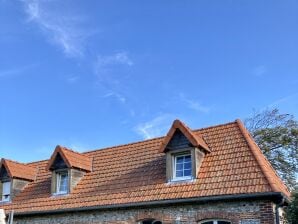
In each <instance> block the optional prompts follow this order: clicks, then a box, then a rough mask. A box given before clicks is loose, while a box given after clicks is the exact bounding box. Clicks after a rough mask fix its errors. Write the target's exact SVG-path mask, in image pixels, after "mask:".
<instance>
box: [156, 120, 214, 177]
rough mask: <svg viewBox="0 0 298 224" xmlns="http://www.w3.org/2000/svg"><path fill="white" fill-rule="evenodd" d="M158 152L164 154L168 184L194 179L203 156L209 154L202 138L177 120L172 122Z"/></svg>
mask: <svg viewBox="0 0 298 224" xmlns="http://www.w3.org/2000/svg"><path fill="white" fill-rule="evenodd" d="M159 151H160V152H161V153H165V154H166V174H167V175H166V176H167V181H168V182H175V181H187V180H193V179H196V178H197V177H198V172H199V169H200V166H201V164H202V161H203V159H204V157H205V155H206V154H207V153H210V149H209V147H208V145H207V143H206V142H205V141H204V139H203V137H202V136H201V135H200V134H199V133H194V132H193V131H192V130H190V129H189V128H188V127H187V126H186V125H185V124H184V123H182V122H181V121H179V120H175V121H174V122H173V124H172V127H171V128H170V130H169V132H168V133H167V135H166V137H165V138H164V140H163V142H162V145H161V147H160V149H159Z"/></svg>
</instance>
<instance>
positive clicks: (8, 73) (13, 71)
mask: <svg viewBox="0 0 298 224" xmlns="http://www.w3.org/2000/svg"><path fill="white" fill-rule="evenodd" d="M33 67H35V64H31V65H26V66H22V67H19V68H12V69H7V70H2V71H0V78H5V77H13V76H16V75H20V74H22V73H24V72H26V71H27V70H29V69H31V68H33Z"/></svg>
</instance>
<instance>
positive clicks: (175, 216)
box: [14, 201, 274, 224]
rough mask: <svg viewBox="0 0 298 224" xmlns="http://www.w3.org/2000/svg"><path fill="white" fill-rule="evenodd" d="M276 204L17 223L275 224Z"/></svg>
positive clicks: (139, 210) (45, 218) (199, 206)
mask: <svg viewBox="0 0 298 224" xmlns="http://www.w3.org/2000/svg"><path fill="white" fill-rule="evenodd" d="M273 207H274V206H273V204H272V203H271V202H269V201H257V202H249V201H243V202H226V203H205V204H191V205H179V206H178V205H176V206H173V205H172V206H164V207H151V208H131V209H119V210H115V209H114V210H105V211H103V210H98V211H90V212H73V213H64V214H53V215H40V216H32V217H15V218H14V221H15V224H29V223H30V224H49V223H55V224H70V223H72V224H95V223H98V224H107V223H109V224H135V223H138V221H140V220H143V219H148V218H154V219H158V220H160V221H162V222H163V224H174V223H180V224H194V223H198V222H199V221H201V220H204V219H211V218H218V219H226V220H229V221H231V222H232V224H274V212H273V211H274V210H273Z"/></svg>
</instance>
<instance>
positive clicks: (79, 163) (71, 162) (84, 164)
mask: <svg viewBox="0 0 298 224" xmlns="http://www.w3.org/2000/svg"><path fill="white" fill-rule="evenodd" d="M58 155H60V156H61V157H62V159H63V161H64V162H65V164H66V166H67V167H68V168H77V169H80V170H85V171H91V170H92V160H91V158H89V157H88V156H86V155H83V154H81V153H79V152H75V151H73V150H71V149H68V148H66V147H63V146H60V145H57V146H56V148H55V151H54V153H53V154H52V156H51V158H50V160H49V163H48V166H47V170H52V169H53V168H52V165H53V164H54V162H55V160H56V157H57V156H58Z"/></svg>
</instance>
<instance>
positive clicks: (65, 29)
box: [23, 0, 92, 57]
mask: <svg viewBox="0 0 298 224" xmlns="http://www.w3.org/2000/svg"><path fill="white" fill-rule="evenodd" d="M54 2H57V1H49V0H23V3H24V6H25V12H26V14H27V15H28V21H29V22H34V23H36V24H37V25H38V26H39V28H40V29H41V30H42V31H43V32H44V33H45V35H46V36H47V38H48V40H50V41H51V42H52V43H54V44H55V45H57V46H59V47H60V48H61V49H62V50H63V52H64V53H65V54H66V55H67V56H71V57H78V56H82V55H83V53H84V45H85V41H86V38H87V37H88V36H90V34H91V33H92V32H90V31H88V30H86V29H84V28H83V24H82V23H83V22H84V20H83V19H82V17H79V16H77V15H69V14H67V13H65V11H64V9H62V10H63V11H61V10H60V11H59V10H51V9H52V8H51V7H49V6H52V5H51V4H53V3H54Z"/></svg>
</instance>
